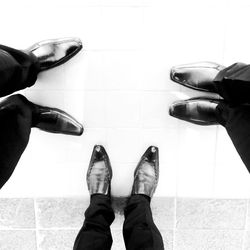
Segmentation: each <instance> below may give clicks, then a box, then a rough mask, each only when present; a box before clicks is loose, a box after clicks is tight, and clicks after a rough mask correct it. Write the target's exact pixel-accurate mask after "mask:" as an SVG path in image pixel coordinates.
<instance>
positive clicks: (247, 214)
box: [241, 199, 249, 250]
mask: <svg viewBox="0 0 250 250" xmlns="http://www.w3.org/2000/svg"><path fill="white" fill-rule="evenodd" d="M246 202H247V204H246V209H247V211H246V219H245V228H244V233H243V240H242V247H241V249H242V250H244V246H245V242H246V236H247V225H248V216H249V200H248V199H247V200H246Z"/></svg>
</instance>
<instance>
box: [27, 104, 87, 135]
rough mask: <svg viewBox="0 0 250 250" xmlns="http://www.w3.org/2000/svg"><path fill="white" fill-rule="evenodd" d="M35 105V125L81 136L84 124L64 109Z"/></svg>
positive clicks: (51, 131)
mask: <svg viewBox="0 0 250 250" xmlns="http://www.w3.org/2000/svg"><path fill="white" fill-rule="evenodd" d="M33 105H34V106H33V119H32V120H33V121H32V126H33V127H36V128H39V129H41V130H44V131H46V132H50V133H60V134H66V135H76V136H79V135H81V134H82V133H83V126H82V125H81V124H80V123H79V122H78V121H77V120H76V119H74V118H73V117H72V116H71V115H69V114H68V113H66V112H64V111H63V110H60V109H57V108H50V107H42V106H39V105H36V104H33Z"/></svg>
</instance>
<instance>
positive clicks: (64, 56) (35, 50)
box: [25, 38, 82, 71]
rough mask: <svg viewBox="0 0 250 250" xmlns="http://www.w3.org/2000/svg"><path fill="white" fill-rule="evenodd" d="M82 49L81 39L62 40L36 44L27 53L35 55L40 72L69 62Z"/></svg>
mask: <svg viewBox="0 0 250 250" xmlns="http://www.w3.org/2000/svg"><path fill="white" fill-rule="evenodd" d="M81 49H82V43H81V40H80V39H78V38H61V39H51V40H45V41H42V42H39V43H36V44H34V45H32V46H31V47H30V48H28V49H27V50H25V51H26V52H28V53H32V54H33V55H35V57H36V58H37V60H38V63H39V64H40V71H44V70H47V69H51V68H54V67H56V66H59V65H61V64H63V63H65V62H67V61H68V60H69V59H70V58H72V57H73V56H74V55H76V54H77V53H78V52H79V51H80V50H81Z"/></svg>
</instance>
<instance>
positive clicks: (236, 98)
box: [214, 63, 250, 104]
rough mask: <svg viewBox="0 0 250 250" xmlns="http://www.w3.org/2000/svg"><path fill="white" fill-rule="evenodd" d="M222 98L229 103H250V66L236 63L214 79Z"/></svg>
mask: <svg viewBox="0 0 250 250" xmlns="http://www.w3.org/2000/svg"><path fill="white" fill-rule="evenodd" d="M214 83H215V87H216V90H217V92H218V93H219V95H220V96H222V97H223V99H224V100H226V101H227V102H229V103H231V104H232V103H234V104H240V103H250V65H247V64H244V63H235V64H232V65H231V66H229V67H227V68H225V69H223V70H221V71H220V72H219V73H218V74H217V76H216V77H215V79H214Z"/></svg>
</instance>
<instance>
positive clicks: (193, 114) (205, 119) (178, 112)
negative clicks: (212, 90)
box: [169, 97, 221, 125]
mask: <svg viewBox="0 0 250 250" xmlns="http://www.w3.org/2000/svg"><path fill="white" fill-rule="evenodd" d="M220 102H221V101H220V100H217V99H210V98H206V97H198V98H191V99H188V100H182V101H176V102H174V103H173V104H172V105H171V106H170V108H169V114H170V115H171V116H173V117H175V118H178V119H181V120H184V121H187V122H191V123H194V124H198V125H216V124H218V121H217V117H216V107H217V105H218V104H219V103H220Z"/></svg>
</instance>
